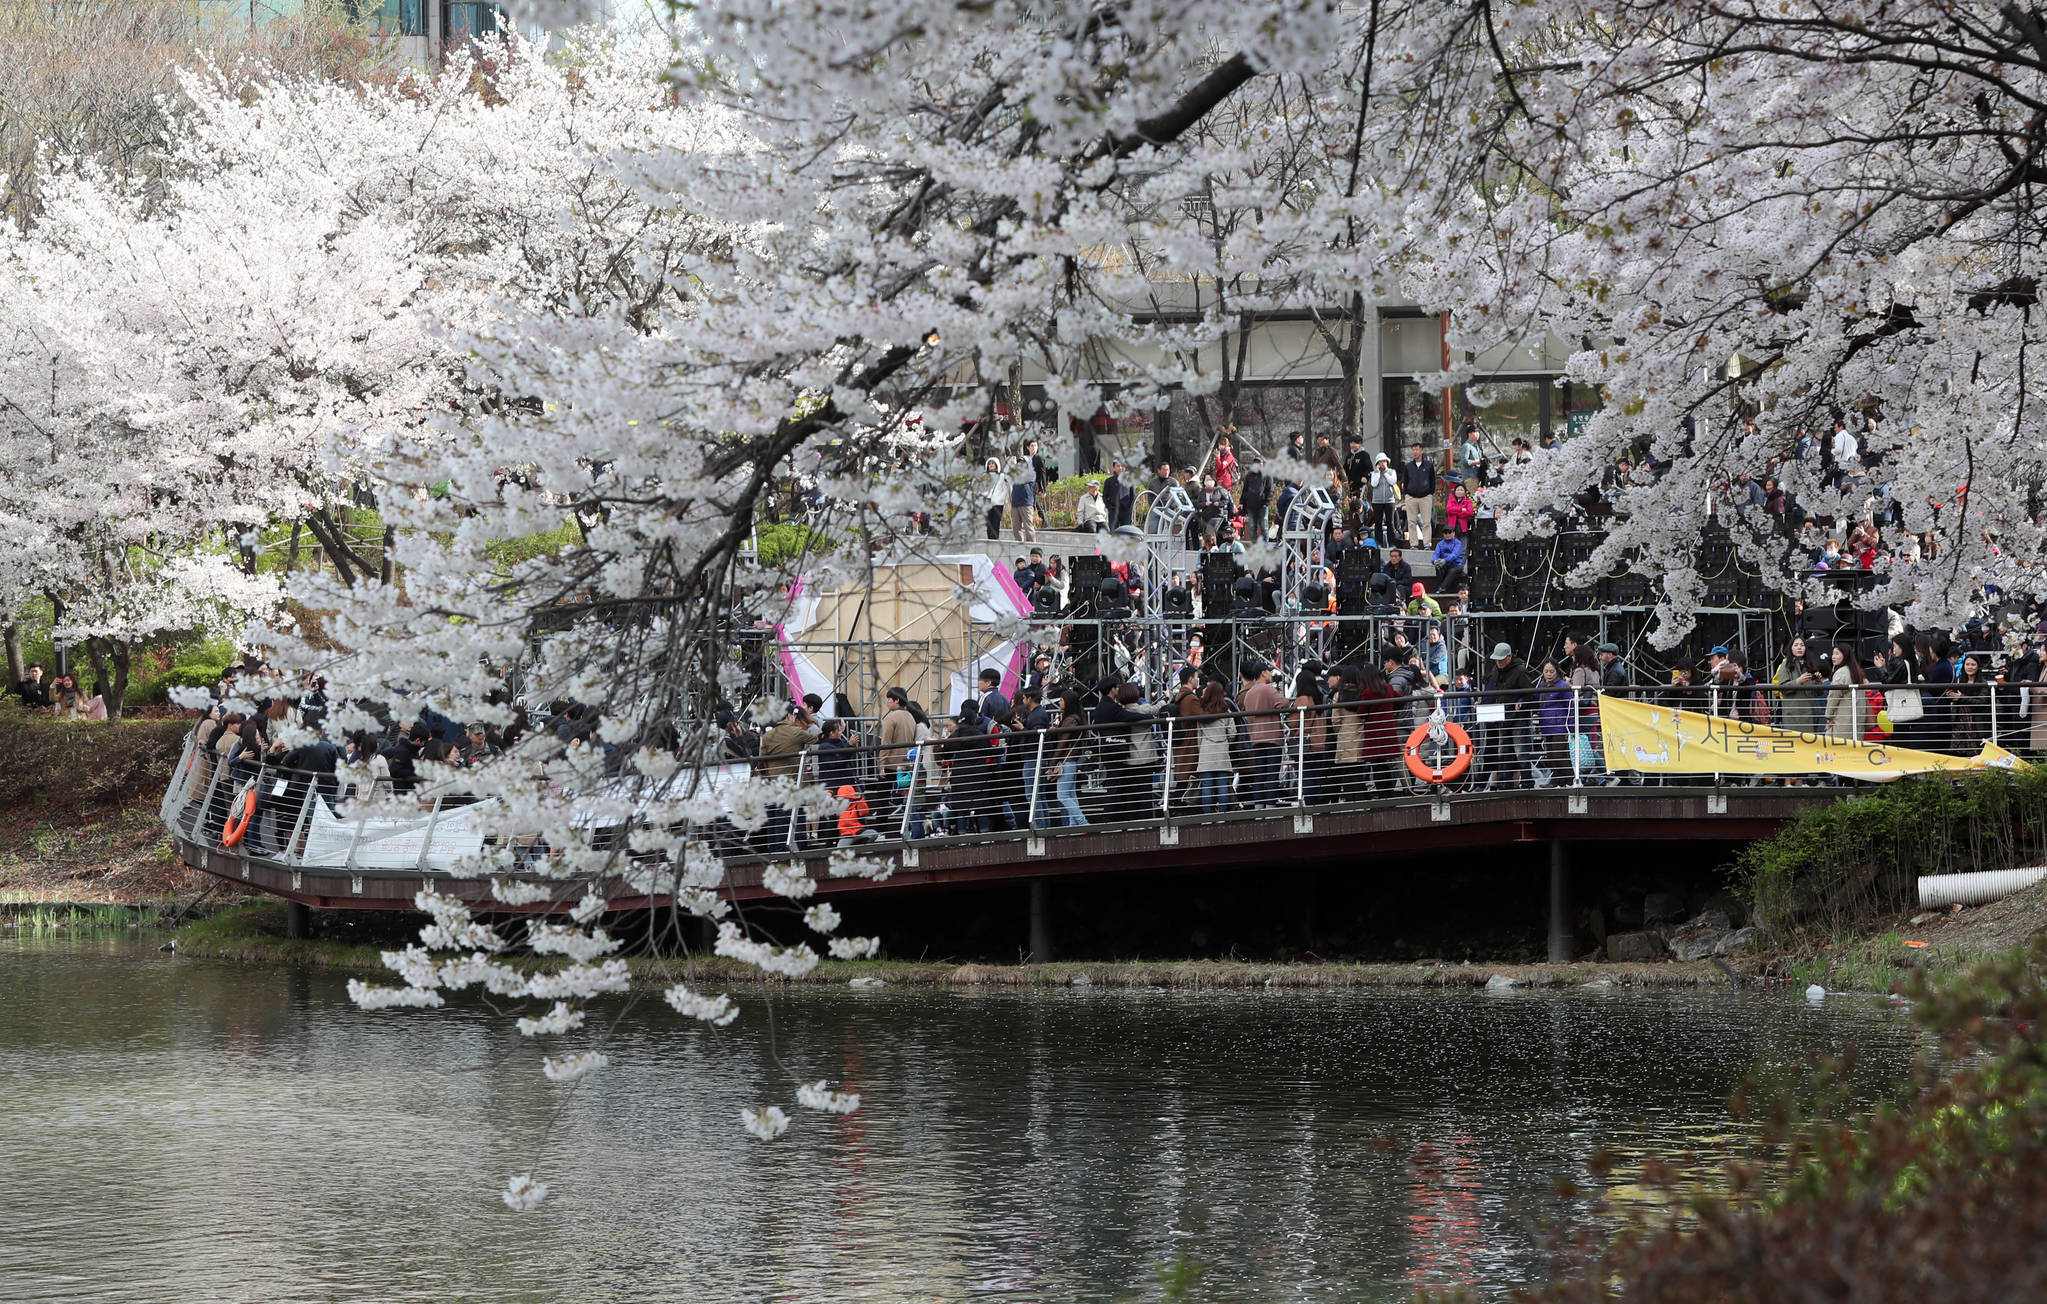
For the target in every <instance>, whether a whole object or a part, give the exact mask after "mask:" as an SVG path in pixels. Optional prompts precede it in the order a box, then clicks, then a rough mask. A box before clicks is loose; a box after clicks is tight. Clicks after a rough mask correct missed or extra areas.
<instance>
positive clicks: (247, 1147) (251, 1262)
mask: <svg viewBox="0 0 2047 1304" xmlns="http://www.w3.org/2000/svg"><path fill="white" fill-rule="evenodd" d="M341 985H342V984H341V980H340V979H339V978H336V977H334V976H332V975H326V974H320V973H311V972H299V973H286V972H275V971H266V970H259V969H243V968H239V967H234V966H226V965H211V964H205V963H199V962H193V961H180V960H177V959H175V958H173V957H171V956H162V955H158V954H156V953H154V952H153V951H149V950H147V949H145V948H140V947H137V946H135V945H134V944H132V943H126V942H110V943H105V944H93V943H83V944H79V943H69V944H37V943H31V942H22V943H17V944H15V945H14V946H13V948H12V949H7V950H0V992H4V996H5V999H4V1003H0V1075H4V1080H5V1081H6V1082H7V1084H8V1090H9V1098H10V1104H11V1106H12V1108H13V1121H14V1127H13V1129H12V1136H11V1138H10V1140H11V1144H10V1145H9V1147H8V1148H7V1150H6V1151H5V1152H4V1158H0V1166H4V1177H5V1180H4V1181H0V1220H4V1221H0V1225H4V1226H6V1227H7V1228H8V1229H9V1235H8V1248H9V1251H10V1252H9V1253H8V1254H7V1255H6V1256H5V1257H4V1259H0V1290H4V1293H5V1295H7V1296H9V1297H14V1298H35V1299H66V1298H81V1299H82V1298H91V1299H95V1300H149V1301H158V1300H162V1299H167V1298H176V1299H207V1300H297V1299H305V1300H316V1299H317V1300H328V1299H335V1298H341V1297H347V1298H376V1299H388V1300H448V1299H464V1300H489V1301H523V1300H536V1301H538V1300H553V1299H557V1298H560V1297H562V1296H564V1295H566V1294H568V1293H569V1292H570V1290H571V1285H570V1283H578V1285H577V1286H576V1287H574V1289H575V1290H576V1293H578V1294H582V1295H585V1296H587V1297H590V1298H594V1299H618V1300H628V1299H632V1300H638V1299H700V1300H707V1301H810V1300H818V1301H824V1300H832V1301H837V1300H872V1301H900V1300H911V1299H915V1300H958V1299H966V1298H996V1299H1002V1300H1015V1301H1033V1300H1045V1301H1066V1300H1108V1299H1117V1298H1125V1297H1137V1298H1142V1297H1145V1296H1147V1295H1155V1294H1156V1286H1155V1277H1154V1273H1155V1270H1156V1268H1157V1267H1158V1266H1159V1265H1161V1264H1164V1263H1168V1262H1171V1261H1172V1260H1173V1259H1174V1258H1175V1257H1176V1256H1177V1255H1180V1254H1185V1255H1187V1256H1188V1257H1190V1258H1192V1259H1195V1260H1198V1261H1201V1262H1204V1263H1206V1264H1208V1265H1209V1271H1208V1275H1207V1277H1206V1280H1205V1287H1206V1288H1207V1289H1209V1290H1211V1291H1212V1292H1213V1293H1214V1295H1215V1297H1217V1298H1227V1299H1232V1300H1268V1299H1269V1300H1280V1299H1286V1300H1293V1299H1308V1298H1312V1299H1330V1300H1380V1299H1401V1298H1406V1297H1407V1295H1408V1294H1409V1293H1410V1292H1411V1291H1412V1290H1413V1289H1414V1288H1416V1287H1418V1286H1443V1285H1451V1284H1459V1283H1469V1284H1474V1285H1478V1286H1480V1287H1481V1288H1482V1289H1483V1290H1484V1291H1485V1292H1486V1293H1488V1294H1499V1293H1501V1292H1503V1291H1504V1290H1505V1288H1506V1287H1507V1286H1509V1285H1510V1284H1512V1283H1514V1282H1516V1281H1520V1280H1526V1279H1528V1278H1529V1277H1531V1276H1532V1275H1533V1274H1535V1273H1537V1272H1539V1271H1540V1265H1541V1258H1540V1255H1539V1253H1538V1250H1537V1245H1538V1233H1537V1232H1536V1231H1535V1230H1534V1225H1533V1224H1534V1221H1535V1220H1536V1219H1537V1218H1538V1217H1540V1216H1541V1215H1542V1214H1543V1213H1544V1212H1545V1210H1546V1208H1547V1206H1546V1204H1545V1201H1546V1200H1547V1199H1548V1198H1549V1195H1548V1192H1549V1184H1550V1178H1551V1177H1552V1176H1553V1175H1554V1174H1555V1173H1557V1172H1558V1171H1560V1170H1564V1169H1571V1168H1578V1167H1582V1165H1583V1163H1584V1161H1585V1160H1586V1158H1587V1157H1588V1156H1589V1155H1590V1154H1591V1153H1592V1151H1593V1150H1594V1149H1595V1148H1597V1147H1599V1146H1602V1145H1607V1146H1612V1147H1614V1148H1616V1149H1619V1150H1621V1151H1623V1152H1624V1153H1629V1154H1659V1155H1663V1156H1665V1157H1669V1156H1673V1155H1677V1154H1680V1153H1690V1154H1696V1155H1698V1156H1700V1157H1701V1162H1702V1163H1709V1162H1711V1161H1712V1160H1714V1159H1715V1158H1717V1157H1719V1156H1723V1155H1726V1154H1728V1153H1732V1152H1733V1151H1734V1150H1735V1149H1736V1148H1738V1147H1740V1146H1741V1145H1742V1144H1743V1143H1744V1139H1745V1135H1746V1134H1745V1133H1744V1132H1743V1131H1742V1130H1741V1129H1740V1128H1739V1127H1737V1126H1736V1125H1735V1124H1734V1123H1733V1122H1732V1121H1731V1120H1729V1119H1728V1118H1727V1117H1726V1115H1725V1113H1724V1111H1722V1109H1721V1108H1720V1102H1721V1101H1722V1100H1723V1099H1724V1098H1725V1096H1726V1094H1727V1092H1728V1091H1729V1090H1730V1089H1731V1088H1732V1086H1733V1085H1734V1083H1735V1082H1736V1080H1737V1079H1738V1078H1739V1077H1740V1075H1741V1074H1742V1072H1743V1071H1745V1070H1746V1069H1748V1068H1749V1067H1751V1066H1754V1065H1758V1064H1777V1063H1788V1062H1791V1061H1795V1060H1797V1059H1799V1058H1801V1057H1802V1056H1803V1055H1805V1054H1806V1053H1808V1052H1809V1051H1812V1050H1816V1049H1817V1050H1825V1049H1833V1048H1838V1047H1839V1046H1840V1045H1841V1044H1842V1043H1843V1042H1845V1041H1847V1040H1851V1039H1852V1040H1856V1041H1859V1042H1860V1043H1861V1044H1862V1046H1863V1047H1864V1052H1865V1053H1864V1056H1863V1059H1862V1061H1861V1066H1860V1069H1859V1072H1861V1073H1862V1074H1863V1075H1864V1076H1863V1085H1864V1088H1865V1090H1867V1091H1869V1092H1872V1093H1873V1092H1874V1091H1876V1090H1879V1089H1880V1088H1881V1086H1882V1084H1883V1083H1885V1082H1886V1081H1888V1080H1890V1079H1891V1078H1894V1077H1895V1076H1896V1075H1897V1074H1899V1073H1901V1072H1902V1071H1903V1068H1904V1066H1905V1065H1906V1063H1907V1062H1908V1060H1909V1057H1910V1054H1911V1050H1912V1042H1911V1038H1910V1035H1909V1032H1908V1030H1907V1029H1906V1027H1905V1026H1904V1024H1903V1022H1902V1021H1901V1020H1900V1019H1898V1018H1897V1017H1896V1016H1895V1015H1894V1014H1892V1013H1890V1012H1889V1011H1887V1010H1886V1009H1884V1008H1883V1007H1882V1006H1881V1005H1880V1004H1878V1003H1876V1002H1840V1001H1830V1002H1828V1003H1827V1004H1826V1005H1825V1006H1824V1007H1821V1008H1816V1009H1815V1008H1808V1007H1806V1006H1805V1005H1804V1003H1803V1002H1800V1001H1796V1000H1792V999H1786V998H1783V997H1781V996H1779V995H1776V994H1761V995H1736V994H1732V993H1728V992H1725V991H1714V992H1697V993H1631V992H1626V991H1606V992H1594V991H1576V992H1567V993H1560V994H1516V995H1511V996H1506V997H1488V996H1485V995H1482V994H1476V993H1268V992H1257V993H1199V994H1190V993H1176V992H1155V993H1117V992H1103V991H1094V992H1085V993H1082V992H1074V993H1067V992H1053V993H1039V994H1028V993H1011V992H978V991H967V992H919V991H906V990H896V989H889V990H883V991H867V992H856V991H851V990H848V989H845V988H835V989H820V990H812V991H801V992H792V993H784V994H781V995H779V996H777V997H776V998H775V1001H774V1010H773V1013H774V1021H775V1025H776V1029H777V1032H778V1034H779V1050H780V1053H781V1056H782V1058H783V1059H784V1060H785V1062H787V1063H789V1064H791V1065H793V1066H801V1068H802V1069H803V1070H804V1071H805V1072H807V1073H809V1074H811V1075H815V1076H830V1077H833V1078H835V1079H843V1080H844V1081H845V1082H846V1083H847V1089H850V1090H857V1091H859V1092H861V1093H862V1095H863V1097H864V1098H865V1101H866V1105H865V1107H864V1108H863V1109H862V1111H861V1112H860V1113H859V1114H856V1115H854V1116H852V1117H851V1118H849V1119H845V1120H832V1121H820V1120H818V1119H816V1118H815V1117H813V1116H806V1117H804V1118H801V1119H799V1120H798V1122H799V1126H798V1127H797V1128H796V1129H794V1130H792V1131H791V1133H790V1134H789V1135H788V1136H787V1137H785V1138H783V1139H782V1140H781V1141H778V1142H776V1143H774V1144H772V1145H762V1144H761V1143H759V1142H755V1141H753V1140H751V1139H750V1138H748V1137H746V1136H745V1135H744V1134H743V1133H742V1132H740V1130H739V1129H738V1128H737V1127H736V1126H735V1124H734V1116H735V1113H736V1111H737V1110H738V1109H739V1107H740V1106H741V1105H744V1104H753V1103H759V1102H762V1101H766V1100H774V1099H779V1100H786V1099H787V1098H788V1096H789V1094H790V1090H791V1089H790V1086H789V1084H788V1083H787V1082H786V1081H785V1080H784V1079H782V1078H781V1076H780V1075H779V1071H778V1070H777V1069H776V1067H775V1065H774V1062H773V1058H772V1056H771V1055H770V1053H769V1046H768V1044H767V1041H766V1039H765V1037H764V1035H763V1030H764V1027H765V1024H766V1019H765V1017H764V1015H765V1013H766V1010H765V1008H764V1000H765V998H764V997H763V996H762V995H760V994H751V995H748V996H747V997H746V998H745V1000H744V1004H745V1007H746V1012H745V1014H744V1015H743V1016H742V1018H741V1020H740V1022H739V1023H738V1024H736V1025H734V1026H733V1027H732V1028H731V1029H728V1030H727V1031H726V1032H725V1033H714V1034H706V1033H704V1032H702V1031H700V1030H698V1029H695V1028H685V1027H682V1026H679V1024H678V1023H677V1022H676V1021H675V1020H674V1019H673V1018H672V1017H670V1016H668V1015H667V1012H666V1011H665V1009H664V1010H661V1011H660V1012H659V1013H654V1012H649V1013H648V1014H647V1015H646V1016H645V1017H638V1016H629V1017H628V1018H627V1019H626V1021H625V1022H624V1024H623V1026H622V1028H621V1030H620V1033H619V1038H618V1044H617V1045H616V1046H614V1047H613V1049H612V1055H613V1059H614V1061H615V1064H616V1067H615V1068H614V1069H612V1070H611V1071H609V1072H607V1073H604V1074H601V1075H599V1076H598V1077H596V1078H594V1079H592V1081H591V1082H590V1083H589V1084H588V1085H587V1087H586V1088H585V1089H584V1090H583V1092H582V1093H581V1094H580V1095H578V1096H577V1098H576V1099H575V1100H574V1101H573V1102H572V1103H571V1104H570V1106H569V1107H568V1109H567V1110H566V1111H565V1112H563V1113H562V1114H561V1116H560V1118H559V1121H558V1122H556V1123H555V1124H554V1127H553V1132H552V1136H551V1138H548V1127H549V1121H550V1118H551V1117H553V1115H554V1113H555V1106H556V1105H557V1104H558V1103H559V1101H560V1099H561V1091H562V1089H561V1088H558V1087H554V1086H551V1085H550V1084H548V1083H547V1082H545V1081H544V1080H542V1079H541V1078H540V1077H539V1075H538V1074H537V1073H536V1072H535V1071H534V1070H533V1068H532V1064H531V1059H530V1056H531V1054H532V1048H531V1047H530V1046H522V1045H520V1044H519V1039H518V1038H517V1036H516V1035H515V1034H509V1033H508V1032H507V1031H506V1030H505V1029H504V1028H502V1027H500V1026H498V1025H497V1024H496V1023H495V1022H492V1021H488V1020H486V1019H484V1018H482V1017H480V1016H478V1015H477V1014H474V1013H471V1012H463V1011H444V1012H441V1013H437V1014H429V1015H419V1014H397V1013H393V1014H383V1015H376V1016H370V1015H364V1014H361V1013H358V1012H356V1011H355V1010H354V1009H353V1008H352V1007H349V1006H348V1005H347V1004H346V1001H345V998H344V997H343V995H342V992H341ZM1389 1133H1390V1134H1393V1135H1395V1136H1397V1137H1398V1138H1400V1141H1401V1142H1402V1144H1401V1145H1400V1146H1397V1147H1391V1146H1386V1145H1384V1144H1382V1143H1381V1140H1382V1138H1384V1137H1385V1136H1386V1135H1388V1134H1389ZM543 1138H548V1139H546V1140H545V1142H544V1149H543V1148H542V1147H543ZM1416 1145H1419V1146H1420V1147H1421V1155H1422V1157H1423V1160H1424V1162H1423V1163H1421V1164H1419V1165H1415V1164H1411V1163H1410V1154H1409V1151H1410V1150H1411V1149H1412V1148H1413V1147H1414V1146H1416ZM536 1163H537V1164H538V1166H539V1168H540V1169H541V1170H542V1171H543V1173H544V1175H545V1176H546V1177H547V1178H548V1180H549V1181H550V1182H552V1183H553V1185H554V1189H555V1195H554V1196H553V1197H552V1198H551V1199H550V1200H549V1202H548V1203H547V1205H545V1206H544V1207H543V1209H542V1211H541V1212H539V1213H537V1214H533V1215H527V1216H523V1217H522V1216H519V1215H514V1214H512V1213H511V1212H510V1211H508V1210H506V1209H505V1208H504V1207H503V1206H502V1205H501V1204H499V1203H498V1201H497V1199H496V1196H495V1193H494V1192H495V1190H496V1188H497V1187H498V1186H499V1185H501V1183H502V1182H503V1180H504V1178H505V1176H506V1175H508V1174H510V1173H513V1172H519V1171H524V1170H526V1169H527V1168H529V1167H532V1166H534V1165H535V1164H536ZM1625 1176H1626V1174H1625V1173H1623V1174H1617V1176H1616V1180H1617V1181H1622V1180H1624V1178H1625Z"/></svg>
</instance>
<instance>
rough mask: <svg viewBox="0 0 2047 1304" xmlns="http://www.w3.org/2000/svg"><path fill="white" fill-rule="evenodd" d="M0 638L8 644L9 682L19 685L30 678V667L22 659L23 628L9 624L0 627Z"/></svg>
mask: <svg viewBox="0 0 2047 1304" xmlns="http://www.w3.org/2000/svg"><path fill="white" fill-rule="evenodd" d="M0 638H4V639H5V641H6V644H7V682H8V683H9V684H18V683H20V682H21V681H22V680H24V679H26V678H28V666H27V664H26V663H24V662H23V661H22V659H21V626H19V625H17V624H15V623H14V622H13V621H9V622H7V624H6V625H5V626H0Z"/></svg>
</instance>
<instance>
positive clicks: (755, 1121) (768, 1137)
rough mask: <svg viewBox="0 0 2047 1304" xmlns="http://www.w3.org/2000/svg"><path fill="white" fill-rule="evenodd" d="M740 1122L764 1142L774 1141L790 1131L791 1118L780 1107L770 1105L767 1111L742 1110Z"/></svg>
mask: <svg viewBox="0 0 2047 1304" xmlns="http://www.w3.org/2000/svg"><path fill="white" fill-rule="evenodd" d="M739 1121H740V1122H741V1123H743V1124H745V1126H746V1130H747V1131H749V1132H751V1133H753V1134H754V1135H755V1136H757V1137H759V1138H760V1139H761V1140H763V1141H772V1140H774V1139H775V1138H776V1137H778V1136H780V1135H782V1133H784V1132H787V1131H788V1130H789V1116H788V1115H787V1114H785V1113H783V1112H782V1107H781V1106H780V1105H769V1106H767V1107H766V1108H765V1109H742V1110H740V1111H739Z"/></svg>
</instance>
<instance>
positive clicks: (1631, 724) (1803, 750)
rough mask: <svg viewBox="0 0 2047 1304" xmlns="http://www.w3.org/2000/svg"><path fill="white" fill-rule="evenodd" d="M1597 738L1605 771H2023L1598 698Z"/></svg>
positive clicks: (2011, 763) (1874, 774)
mask: <svg viewBox="0 0 2047 1304" xmlns="http://www.w3.org/2000/svg"><path fill="white" fill-rule="evenodd" d="M1599 732H1600V738H1601V742H1602V744H1603V746H1604V749H1605V752H1606V768H1608V769H1609V770H1640V771H1642V772H1643V773H1645V774H1839V775H1845V776H1848V777H1851V778H1857V779H1875V780H1887V779H1896V778H1899V777H1900V776H1902V775H1907V774H1923V773H1925V772H1927V771H1929V770H1992V769H2002V770H2011V769H2025V768H2028V767H2027V766H2026V763H2025V762H2024V761H2021V760H2020V759H2019V758H2018V757H2016V756H2013V755H2012V754H2011V753H2010V752H2008V751H2006V750H2004V749H2003V748H2002V747H1999V746H1997V745H1996V744H1995V743H1985V744H1984V745H1983V750H1982V751H1980V752H1978V753H1977V754H1976V755H1974V756H1942V755H1940V754H1939V753H1937V752H1920V751H1914V750H1912V749H1911V748H1907V747H1892V746H1890V745H1889V744H1888V743H1887V742H1885V741H1883V740H1865V741H1862V742H1856V741H1854V740H1852V739H1848V738H1829V737H1828V736H1827V735H1825V734H1811V733H1798V732H1796V731H1794V730H1791V729H1778V728H1775V727H1773V726H1771V725H1766V724H1755V723H1753V722H1751V721H1747V720H1731V719H1727V718H1725V717H1723V716H1717V715H1708V714H1706V713H1704V712H1702V711H1682V710H1678V709H1677V708H1675V707H1670V706H1664V705H1661V704H1659V703H1655V702H1643V701H1635V700H1633V699H1630V698H1624V697H1608V696H1606V695H1605V694H1603V693H1602V694H1600V697H1599Z"/></svg>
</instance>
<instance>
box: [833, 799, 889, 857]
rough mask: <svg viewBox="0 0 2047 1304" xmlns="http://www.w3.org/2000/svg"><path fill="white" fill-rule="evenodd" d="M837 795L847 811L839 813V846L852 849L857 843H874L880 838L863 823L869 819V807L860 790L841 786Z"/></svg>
mask: <svg viewBox="0 0 2047 1304" xmlns="http://www.w3.org/2000/svg"><path fill="white" fill-rule="evenodd" d="M837 795H838V798H839V800H840V801H843V802H845V803H846V807H845V809H844V810H841V811H840V812H839V845H840V846H842V847H850V846H852V845H853V844H854V843H856V842H873V841H875V840H876V839H878V838H880V836H881V835H880V834H879V833H876V832H875V831H874V830H873V829H870V828H868V827H867V826H866V825H865V824H863V823H862V822H861V821H863V820H865V819H866V818H867V815H868V805H867V799H866V798H865V797H862V796H861V795H860V790H859V789H858V788H856V787H854V786H853V785H852V784H850V783H847V784H841V785H840V786H839V791H838V794H837Z"/></svg>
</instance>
